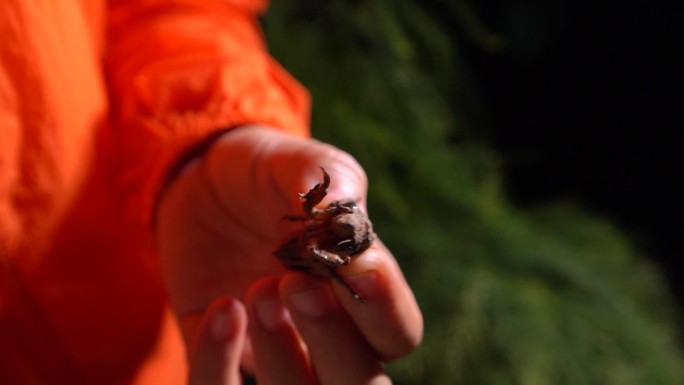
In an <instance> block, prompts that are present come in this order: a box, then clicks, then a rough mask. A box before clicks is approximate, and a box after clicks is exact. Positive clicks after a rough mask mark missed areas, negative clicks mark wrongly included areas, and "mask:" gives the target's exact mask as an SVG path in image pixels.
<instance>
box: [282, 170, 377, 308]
mask: <svg viewBox="0 0 684 385" xmlns="http://www.w3.org/2000/svg"><path fill="white" fill-rule="evenodd" d="M321 171H323V182H322V183H319V184H317V185H315V186H314V187H313V188H312V189H311V190H309V192H307V193H306V194H299V197H300V198H302V199H303V201H302V209H303V210H304V215H286V216H285V217H284V219H287V220H290V221H301V222H304V228H303V229H301V230H299V231H297V232H295V233H294V234H292V235H291V236H290V237H288V238H287V239H286V240H285V242H283V244H282V246H280V248H279V249H278V250H277V251H276V252H275V255H276V256H277V257H278V258H279V259H280V261H282V263H283V264H284V265H285V266H286V267H287V268H289V269H293V270H300V271H303V272H306V273H309V274H313V275H318V276H323V277H327V278H331V279H333V280H335V281H337V282H339V283H340V284H341V285H342V286H344V287H346V288H347V289H348V290H349V292H350V293H351V294H352V296H353V297H354V299H356V300H358V301H361V302H364V303H365V302H366V300H365V299H364V298H362V297H361V296H360V295H359V294H358V293H356V292H355V291H354V289H352V288H351V286H349V284H348V283H347V282H345V281H344V279H343V278H342V277H341V276H340V275H339V274H338V273H337V267H338V266H345V265H348V264H349V263H350V262H351V260H352V257H353V256H354V255H356V254H359V253H361V252H363V251H364V250H366V249H367V248H368V247H369V246H370V245H371V243H372V242H373V239H375V234H374V233H373V225H372V224H371V222H370V221H369V220H368V217H367V216H366V214H365V213H364V212H363V211H361V210H360V209H359V207H358V205H357V204H356V201H355V200H353V199H342V200H336V201H333V202H331V203H330V204H329V205H328V206H327V207H326V208H324V209H317V208H315V206H316V205H317V204H319V203H320V202H321V201H322V200H323V198H324V197H325V196H326V195H327V194H328V187H329V186H330V176H329V175H328V173H327V172H325V169H324V168H323V167H321Z"/></svg>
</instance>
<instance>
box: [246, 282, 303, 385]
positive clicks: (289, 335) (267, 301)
mask: <svg viewBox="0 0 684 385" xmlns="http://www.w3.org/2000/svg"><path fill="white" fill-rule="evenodd" d="M245 303H246V304H247V312H248V314H249V336H250V340H251V344H252V353H253V356H254V362H255V365H256V377H257V379H258V381H259V384H262V385H279V384H283V385H287V384H301V385H307V384H315V383H316V379H315V377H314V375H313V372H312V371H311V368H310V365H309V361H308V358H307V355H306V352H305V350H304V347H303V345H302V343H301V340H300V339H299V336H298V335H297V333H296V332H295V330H294V326H293V324H292V321H291V319H290V316H289V313H288V312H287V310H285V308H284V307H283V305H282V304H281V302H280V298H279V297H278V279H277V278H274V277H270V278H265V279H262V280H260V281H258V282H256V283H255V284H254V285H252V286H251V287H250V289H249V291H248V292H247V296H246V298H245Z"/></svg>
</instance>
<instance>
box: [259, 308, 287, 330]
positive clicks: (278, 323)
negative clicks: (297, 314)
mask: <svg viewBox="0 0 684 385" xmlns="http://www.w3.org/2000/svg"><path fill="white" fill-rule="evenodd" d="M254 312H255V313H256V316H257V319H258V320H259V324H260V325H261V327H262V328H263V329H264V330H266V331H269V332H274V331H276V330H279V329H282V328H284V327H285V326H287V325H288V324H290V314H289V313H288V312H287V309H285V307H283V305H282V304H281V303H280V302H278V301H263V302H257V303H255V304H254Z"/></svg>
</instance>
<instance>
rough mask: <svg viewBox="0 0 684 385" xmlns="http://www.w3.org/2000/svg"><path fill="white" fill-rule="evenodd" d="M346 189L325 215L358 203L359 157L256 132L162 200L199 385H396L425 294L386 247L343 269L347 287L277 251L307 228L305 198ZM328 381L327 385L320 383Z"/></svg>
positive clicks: (231, 141) (172, 271) (167, 249)
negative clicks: (392, 374)
mask: <svg viewBox="0 0 684 385" xmlns="http://www.w3.org/2000/svg"><path fill="white" fill-rule="evenodd" d="M319 165H320V166H323V167H325V169H326V170H327V171H328V172H329V173H330V174H331V175H335V183H334V185H332V186H331V188H330V190H329V191H328V195H327V196H326V197H325V199H324V200H323V201H322V202H321V204H320V205H319V207H325V206H326V205H327V204H329V203H330V202H331V201H334V200H339V199H344V198H348V197H359V198H360V199H359V201H358V204H359V206H360V207H361V209H363V210H364V211H365V207H364V206H365V197H366V187H367V180H366V176H365V174H364V172H363V169H362V168H361V167H360V166H359V164H358V163H357V162H356V161H355V160H354V159H353V158H352V157H351V156H350V155H348V154H346V153H344V152H342V151H340V150H339V149H337V148H334V147H332V146H329V145H326V144H323V143H320V142H318V141H315V140H312V139H300V138H294V137H291V136H288V135H286V134H282V133H280V132H278V131H276V130H273V129H271V128H268V127H263V126H245V127H241V128H239V129H236V130H233V131H231V132H229V133H227V134H225V135H224V136H223V137H221V138H220V139H219V140H217V141H216V142H214V144H213V145H212V147H211V148H209V149H208V150H207V152H205V153H204V154H203V155H202V156H201V157H199V158H197V159H195V160H193V161H191V162H190V163H189V164H188V165H187V166H186V167H185V168H184V169H183V170H182V171H181V172H180V173H179V175H178V176H177V177H176V179H175V180H174V182H173V183H172V184H171V186H170V187H169V189H168V190H167V191H166V192H165V194H164V195H163V197H162V198H161V200H160V204H159V207H158V212H157V231H156V240H157V246H158V250H159V253H160V258H161V271H162V275H163V278H164V281H165V283H166V286H167V290H168V293H169V297H170V302H171V306H172V308H173V309H174V311H175V312H176V314H177V316H178V318H179V323H180V325H181V330H182V332H183V336H184V338H185V341H186V344H187V346H188V352H189V357H190V383H191V384H194V385H199V384H214V385H216V384H222V385H236V384H239V383H240V376H239V373H238V370H239V368H240V367H242V368H243V369H245V370H247V371H249V372H252V373H253V374H254V375H255V376H256V377H257V379H258V380H259V383H260V384H293V383H297V384H314V383H320V384H325V385H333V384H347V385H349V384H351V385H354V384H390V383H391V380H390V379H389V377H388V376H387V375H386V373H385V372H384V370H383V367H382V363H383V362H386V361H390V360H394V359H397V358H400V357H403V356H405V355H407V354H408V353H410V352H411V351H412V350H413V349H415V347H416V346H417V345H418V344H419V343H420V341H421V339H422V333H423V319H422V315H421V313H420V310H419V308H418V305H417V303H416V301H415V298H414V295H413V293H412V291H411V289H410V288H409V286H408V285H407V283H406V280H405V279H404V276H403V274H402V272H401V270H400V268H399V266H398V264H397V263H396V261H395V259H394V257H393V256H392V254H391V253H390V252H389V251H388V250H387V248H385V246H384V245H383V244H382V242H381V240H379V239H376V240H375V241H374V242H373V244H372V245H371V247H370V248H368V249H367V250H366V251H364V252H363V253H361V254H359V255H358V256H355V257H354V263H352V264H350V265H348V266H342V267H340V268H338V269H337V271H338V273H339V274H340V275H341V276H342V277H343V278H344V279H345V281H347V282H348V283H349V284H350V285H351V286H352V287H353V288H354V289H355V290H356V291H357V292H359V294H360V295H362V296H363V297H364V298H365V299H366V300H367V303H365V304H364V303H360V302H358V301H356V300H354V298H353V297H351V296H350V295H349V292H348V291H347V290H346V289H345V288H344V287H342V286H341V285H337V284H331V282H330V280H328V279H325V278H319V277H314V276H310V275H307V274H304V273H301V272H293V271H288V270H285V269H284V267H283V266H282V264H281V263H280V262H279V261H278V259H277V258H276V257H274V255H273V251H274V250H275V249H276V248H277V247H278V246H279V245H280V244H281V242H282V240H283V239H285V238H286V237H287V236H288V234H291V233H292V232H293V231H294V230H296V229H297V228H298V226H301V224H299V225H298V224H296V223H292V222H288V221H283V220H282V216H283V215H284V214H287V213H292V212H298V210H301V201H300V199H299V198H298V196H297V194H296V193H297V192H301V191H308V190H309V189H310V188H311V186H313V185H315V184H316V183H318V182H319V181H320V168H319ZM315 379H317V381H318V382H316V380H315Z"/></svg>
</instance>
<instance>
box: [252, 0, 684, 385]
mask: <svg viewBox="0 0 684 385" xmlns="http://www.w3.org/2000/svg"><path fill="white" fill-rule="evenodd" d="M427 3H432V5H433V6H434V7H431V8H430V9H441V10H443V11H444V12H446V13H444V12H443V13H441V14H440V15H439V21H438V20H437V17H436V15H435V14H434V13H433V12H431V11H429V10H428V8H426V6H425V4H427ZM454 4H456V6H451V5H449V2H448V1H446V0H444V1H441V2H440V1H437V0H433V1H431V2H419V1H408V0H402V1H394V0H374V1H361V0H359V1H304V0H300V1H295V0H290V1H274V2H273V3H272V5H271V10H270V11H269V13H268V15H267V16H266V17H265V19H264V21H263V22H264V29H265V32H266V34H267V37H268V40H269V43H270V46H271V50H272V53H273V55H274V56H275V57H276V58H277V59H278V60H279V61H280V62H281V63H282V64H283V65H284V66H285V67H286V68H287V69H288V70H289V71H290V72H291V73H293V75H294V76H295V77H296V78H297V79H299V80H300V81H301V82H302V83H303V84H304V85H305V86H306V87H307V88H308V89H309V90H310V91H311V93H312V95H313V101H314V110H313V117H312V127H313V132H314V136H315V137H317V138H319V139H321V140H323V141H326V142H329V143H332V144H335V145H336V146H338V147H340V148H342V149H344V150H346V151H348V152H350V153H351V154H353V155H354V156H355V157H356V158H357V159H358V160H359V161H360V163H361V164H362V165H363V166H364V168H365V169H366V171H367V173H368V176H369V180H370V192H369V212H370V214H371V217H372V219H373V222H374V224H375V227H376V230H377V232H378V233H379V235H380V236H381V237H382V239H383V240H384V242H385V243H387V244H388V245H389V247H390V248H391V249H392V250H393V252H394V253H395V255H396V256H397V258H398V259H399V261H400V263H401V265H402V267H403V269H404V271H405V273H406V275H407V278H408V280H409V282H410V284H411V285H412V287H413V288H414V290H415V292H416V295H417V297H418V301H419V303H420V304H421V308H422V310H423V312H424V315H425V321H426V335H425V340H424V343H423V345H422V346H421V347H420V348H419V349H418V350H417V351H416V352H415V353H414V354H412V355H411V356H410V357H408V358H407V359H404V360H400V361H398V362H396V363H393V364H391V365H390V366H389V369H390V371H391V372H392V374H393V377H394V379H395V382H396V383H398V384H524V385H536V384H554V385H562V384H572V385H575V384H602V385H609V384H615V385H618V384H619V385H630V384H650V385H657V384H663V385H664V384H672V385H679V384H683V383H684V359H683V355H682V352H681V350H680V349H679V347H678V346H677V338H679V336H678V335H677V333H676V328H675V325H676V324H675V322H674V320H675V316H676V314H675V310H674V309H675V308H674V305H673V304H672V302H671V299H670V298H669V296H668V294H667V291H666V289H665V287H664V285H663V284H662V280H661V277H660V276H659V274H658V272H657V271H656V269H654V267H653V266H651V265H650V264H649V263H647V262H646V261H645V259H644V258H642V257H640V256H638V255H637V253H636V252H635V250H634V249H633V247H632V246H631V245H630V244H629V242H628V241H627V239H626V238H625V237H624V236H623V235H622V234H621V233H620V232H619V231H618V230H617V229H615V228H614V227H613V226H612V225H611V224H610V223H608V222H606V221H604V220H602V219H599V218H596V217H593V216H591V215H589V214H587V213H584V212H582V211H580V210H578V209H577V208H575V207H574V206H572V205H570V204H566V203H558V204H555V205H551V206H548V207H543V208H539V209H536V210H533V211H521V210H519V209H516V208H515V207H512V206H511V205H510V204H508V203H507V201H506V198H505V196H503V194H502V188H501V183H502V181H501V178H500V172H499V170H498V163H499V158H498V157H497V156H496V154H495V153H493V152H492V151H491V150H490V149H489V148H488V146H487V145H486V144H485V143H482V141H480V140H478V139H477V137H478V135H477V129H478V127H477V122H473V121H470V120H469V119H468V114H467V113H466V112H465V111H464V110H463V107H462V106H464V105H465V103H461V102H459V101H463V100H464V98H467V96H468V92H469V91H470V90H469V89H468V88H467V86H466V85H467V84H468V82H467V76H468V72H467V71H468V69H467V68H466V67H465V66H464V65H463V61H462V58H461V54H460V52H459V50H458V47H459V45H458V43H457V41H456V39H454V37H453V36H451V35H450V34H449V32H447V28H446V26H447V24H446V23H448V21H449V20H453V22H454V23H456V22H458V23H465V24H466V28H465V30H466V31H468V30H470V31H471V32H470V33H469V34H472V33H478V31H480V29H481V28H480V27H479V26H478V24H477V22H476V21H473V20H470V21H467V20H466V21H464V17H472V16H470V15H465V16H464V14H463V4H464V2H462V1H456V2H454ZM452 5H453V4H452ZM449 12H451V13H449ZM469 23H470V24H469ZM468 25H470V27H468ZM473 25H474V26H475V27H473ZM473 28H474V29H473ZM478 28H480V29H478ZM473 31H474V32H473ZM471 38H472V36H471ZM480 38H481V39H482V41H484V42H489V43H486V44H484V46H483V47H484V48H485V49H487V48H489V49H495V48H496V47H498V45H497V44H500V43H501V42H499V41H495V40H492V38H491V36H490V37H487V36H480ZM493 41H494V43H492V42H493ZM487 44H494V45H492V46H488V45H487Z"/></svg>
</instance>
